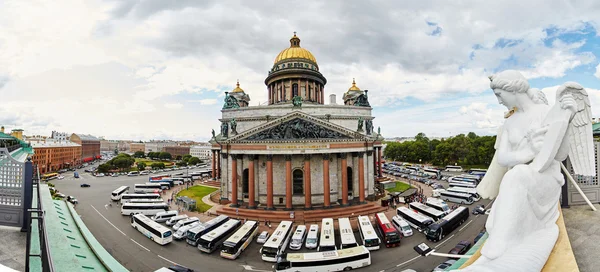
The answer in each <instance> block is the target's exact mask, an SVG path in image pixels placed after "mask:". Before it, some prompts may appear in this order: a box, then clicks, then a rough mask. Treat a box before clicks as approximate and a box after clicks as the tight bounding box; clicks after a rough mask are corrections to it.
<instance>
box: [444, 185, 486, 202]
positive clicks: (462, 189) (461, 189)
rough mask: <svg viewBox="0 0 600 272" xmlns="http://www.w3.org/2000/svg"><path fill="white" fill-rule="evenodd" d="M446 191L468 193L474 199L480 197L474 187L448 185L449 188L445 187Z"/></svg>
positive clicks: (479, 198)
mask: <svg viewBox="0 0 600 272" xmlns="http://www.w3.org/2000/svg"><path fill="white" fill-rule="evenodd" d="M446 191H448V192H455V193H465V194H470V195H471V196H472V197H473V200H474V201H479V200H481V197H480V196H479V194H478V193H477V189H475V188H465V187H450V188H448V189H446Z"/></svg>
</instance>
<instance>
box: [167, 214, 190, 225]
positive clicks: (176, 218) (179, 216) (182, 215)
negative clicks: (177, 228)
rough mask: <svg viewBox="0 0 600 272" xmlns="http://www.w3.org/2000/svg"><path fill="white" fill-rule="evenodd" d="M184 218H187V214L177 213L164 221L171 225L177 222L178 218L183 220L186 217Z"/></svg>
mask: <svg viewBox="0 0 600 272" xmlns="http://www.w3.org/2000/svg"><path fill="white" fill-rule="evenodd" d="M186 218H188V215H187V214H180V215H177V216H173V217H171V218H169V220H167V223H166V224H167V226H173V225H175V224H176V223H177V222H178V221H179V220H183V219H186Z"/></svg>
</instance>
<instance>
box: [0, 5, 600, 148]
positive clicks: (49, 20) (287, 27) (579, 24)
mask: <svg viewBox="0 0 600 272" xmlns="http://www.w3.org/2000/svg"><path fill="white" fill-rule="evenodd" d="M599 14H600V1H594V0H589V1H585V0H580V1H552V0H550V1H548V0H545V1H542V0H535V1H522V0H518V1H517V0H515V1H512V0H510V1H477V0H473V1H467V0H465V1H282V0H278V1H264V0H263V1H227V0H222V1H167V0H153V1H142V0H139V1H121V0H114V1H96V0H85V1H63V0H52V1H22V0H17V1H10V0H9V1H7V0H4V1H0V124H1V125H4V126H6V127H7V129H9V130H10V129H12V128H22V129H24V130H25V134H28V135H33V134H42V135H49V134H50V132H51V131H52V130H58V131H64V132H69V133H71V132H79V133H89V134H93V135H96V136H104V137H105V138H108V139H132V140H149V139H178V140H183V139H191V140H201V141H203V140H208V139H209V138H210V130H211V129H215V130H216V131H218V127H219V123H218V120H217V119H218V118H219V117H220V109H221V107H222V101H223V92H224V91H229V90H231V89H233V88H234V87H235V82H236V80H237V79H239V80H240V84H241V87H242V88H243V89H244V90H245V91H246V92H247V93H248V94H249V95H250V97H251V103H250V104H251V105H258V104H259V103H264V102H265V101H267V92H266V87H265V85H264V79H265V77H266V76H267V71H268V70H269V69H270V68H271V66H272V65H273V60H274V59H275V56H277V54H278V53H279V52H280V51H281V50H283V49H285V48H287V47H289V39H290V37H291V36H292V35H293V32H294V31H297V32H298V36H299V37H300V38H301V40H302V42H301V46H302V47H304V48H306V49H308V50H310V51H311V52H312V53H313V54H314V55H315V57H316V59H317V61H318V64H319V67H320V71H321V72H322V73H323V75H324V76H325V77H326V78H327V80H328V82H327V85H326V87H325V90H326V96H328V95H329V94H331V93H334V94H337V97H338V102H341V96H342V94H343V92H345V91H346V90H347V89H348V88H349V87H350V86H351V82H352V78H356V83H357V85H358V86H359V87H360V88H361V89H368V90H369V98H370V100H371V104H372V106H373V108H374V110H373V114H374V115H375V116H376V119H375V121H374V126H375V127H377V126H380V127H381V131H382V134H383V135H384V136H386V137H395V136H414V135H415V134H417V133H418V132H425V133H426V134H427V135H430V136H449V135H455V134H458V133H467V132H470V131H473V132H475V133H478V134H495V131H496V127H497V126H498V125H499V124H501V122H502V120H503V118H502V115H503V112H504V111H505V109H504V108H502V107H501V106H499V105H497V101H496V99H495V97H494V95H493V94H492V92H491V90H490V89H489V80H488V78H487V76H489V75H490V74H493V73H494V72H498V71H500V70H504V69H518V70H520V71H522V72H523V74H524V75H526V76H527V77H528V78H530V83H531V85H532V87H535V88H539V89H543V90H544V91H545V92H546V93H547V94H548V96H551V97H552V96H553V95H554V94H553V93H554V91H555V90H556V88H557V87H558V86H559V85H561V84H562V83H564V82H565V81H577V82H579V83H581V84H583V85H584V86H585V87H586V88H587V90H588V92H589V93H590V97H591V100H592V109H593V112H594V117H600V91H599V89H600V80H599V78H600V64H599V58H600V37H599V33H600V32H599V31H598V28H599V27H600V15H599ZM550 100H552V99H550Z"/></svg>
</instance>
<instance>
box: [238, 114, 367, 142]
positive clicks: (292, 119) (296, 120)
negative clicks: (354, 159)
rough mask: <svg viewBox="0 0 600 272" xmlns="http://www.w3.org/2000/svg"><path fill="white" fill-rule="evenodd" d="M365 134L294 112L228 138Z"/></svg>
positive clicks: (336, 137)
mask: <svg viewBox="0 0 600 272" xmlns="http://www.w3.org/2000/svg"><path fill="white" fill-rule="evenodd" d="M364 139H365V135H363V134H360V133H358V132H355V131H351V130H348V129H346V128H344V127H342V126H339V125H336V124H333V123H330V122H327V121H324V120H321V119H318V118H315V117H312V116H310V115H307V114H305V113H302V112H294V113H291V114H288V115H286V116H283V117H281V118H278V119H276V120H273V121H270V122H267V123H265V124H262V125H260V126H257V127H255V128H253V129H249V130H247V131H244V132H243V133H241V134H239V135H236V136H235V137H232V138H230V139H229V140H230V141H234V142H246V141H250V142H255V141H298V140H364Z"/></svg>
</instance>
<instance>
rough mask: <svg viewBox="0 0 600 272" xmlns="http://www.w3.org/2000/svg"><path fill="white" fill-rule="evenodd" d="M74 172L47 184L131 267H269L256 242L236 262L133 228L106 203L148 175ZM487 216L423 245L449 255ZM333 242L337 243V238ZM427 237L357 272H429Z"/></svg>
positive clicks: (432, 260) (384, 253)
mask: <svg viewBox="0 0 600 272" xmlns="http://www.w3.org/2000/svg"><path fill="white" fill-rule="evenodd" d="M78 170H79V171H78V172H79V173H80V176H81V178H79V179H75V178H73V172H67V173H65V174H64V175H65V177H66V178H65V179H63V180H52V181H51V182H52V183H54V184H55V186H56V188H57V189H58V190H59V191H60V192H62V193H64V194H66V195H73V196H75V197H76V198H77V199H78V200H79V204H78V205H77V207H76V210H77V212H78V213H79V214H80V215H81V217H82V219H83V221H84V222H85V224H86V225H87V227H88V228H89V229H90V231H91V232H92V233H93V234H94V236H95V237H96V239H97V240H98V241H99V242H100V243H101V244H102V246H104V247H105V248H106V250H107V251H108V252H109V253H111V254H112V255H113V256H114V257H115V258H116V259H117V260H118V261H119V262H121V263H122V264H123V265H124V266H125V267H127V268H128V269H129V270H130V271H154V270H156V269H158V268H160V267H163V266H169V265H171V264H173V263H177V264H181V265H184V266H187V267H189V268H192V269H195V270H196V271H272V268H271V265H272V264H271V263H267V262H264V261H262V259H261V258H260V254H259V253H258V250H259V249H260V245H258V244H256V243H255V242H253V243H252V244H251V245H250V246H249V247H248V248H247V249H246V251H245V252H244V253H242V254H241V256H240V257H239V258H238V259H237V260H235V261H231V260H226V259H223V258H221V257H220V256H219V254H218V253H217V252H214V253H213V254H211V255H207V254H204V253H201V252H200V251H199V250H198V249H197V248H195V247H191V246H188V245H187V243H185V241H173V242H172V243H170V244H168V245H165V246H161V245H158V244H156V243H154V242H152V241H151V240H149V239H147V238H146V237H144V236H143V235H142V234H141V233H139V232H138V231H136V230H134V229H133V228H132V227H131V225H130V220H129V217H127V216H122V215H121V213H120V209H119V207H118V206H117V205H113V206H112V207H110V206H108V207H105V205H106V204H107V203H109V201H110V193H111V192H112V191H113V190H114V189H116V188H117V187H119V186H121V185H128V186H130V187H132V188H133V185H134V184H136V183H144V182H146V181H147V179H148V176H139V177H127V176H119V177H100V178H96V177H93V176H91V175H90V174H88V173H85V172H83V171H82V170H83V169H78ZM174 173H177V171H175V172H174ZM81 183H88V184H90V185H91V187H90V188H81V187H80V184H81ZM476 204H477V205H479V204H485V205H486V206H487V205H488V204H489V201H487V200H482V201H479V202H477V203H474V204H473V205H470V206H469V208H472V207H474V206H475V205H476ZM469 210H470V209H469ZM486 219H487V216H486V215H477V216H474V215H472V214H471V215H470V217H469V219H468V220H467V222H466V223H465V224H464V225H463V226H462V227H460V228H459V229H458V230H455V231H454V232H453V233H452V234H451V235H449V236H448V237H446V238H445V239H443V240H442V241H440V242H438V243H432V242H427V244H428V245H429V246H430V247H432V248H435V250H436V251H438V252H441V253H447V252H448V251H450V249H452V248H453V247H454V245H456V244H457V243H458V242H459V241H461V240H470V241H471V242H472V241H473V238H474V237H475V236H477V234H478V233H479V232H480V231H481V229H482V228H483V226H484V224H485V220H486ZM356 236H357V238H358V235H356ZM337 240H338V241H339V237H338V238H337ZM357 240H358V239H357ZM425 241H426V239H425V237H424V235H423V234H421V233H418V232H417V233H415V234H414V235H413V236H411V237H407V238H403V239H402V242H401V245H400V247H396V248H381V249H380V250H378V251H375V252H373V254H372V264H371V266H370V267H368V268H366V269H362V270H361V271H363V270H364V271H380V272H381V271H402V270H405V269H409V268H410V269H414V270H416V271H418V272H421V271H431V270H432V269H433V268H434V267H436V266H437V265H438V264H440V263H442V262H444V261H445V260H446V258H442V257H435V256H429V257H421V256H420V255H418V254H417V253H416V252H415V251H414V250H413V247H414V246H415V245H417V244H419V243H422V242H425ZM288 251H289V250H288Z"/></svg>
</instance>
